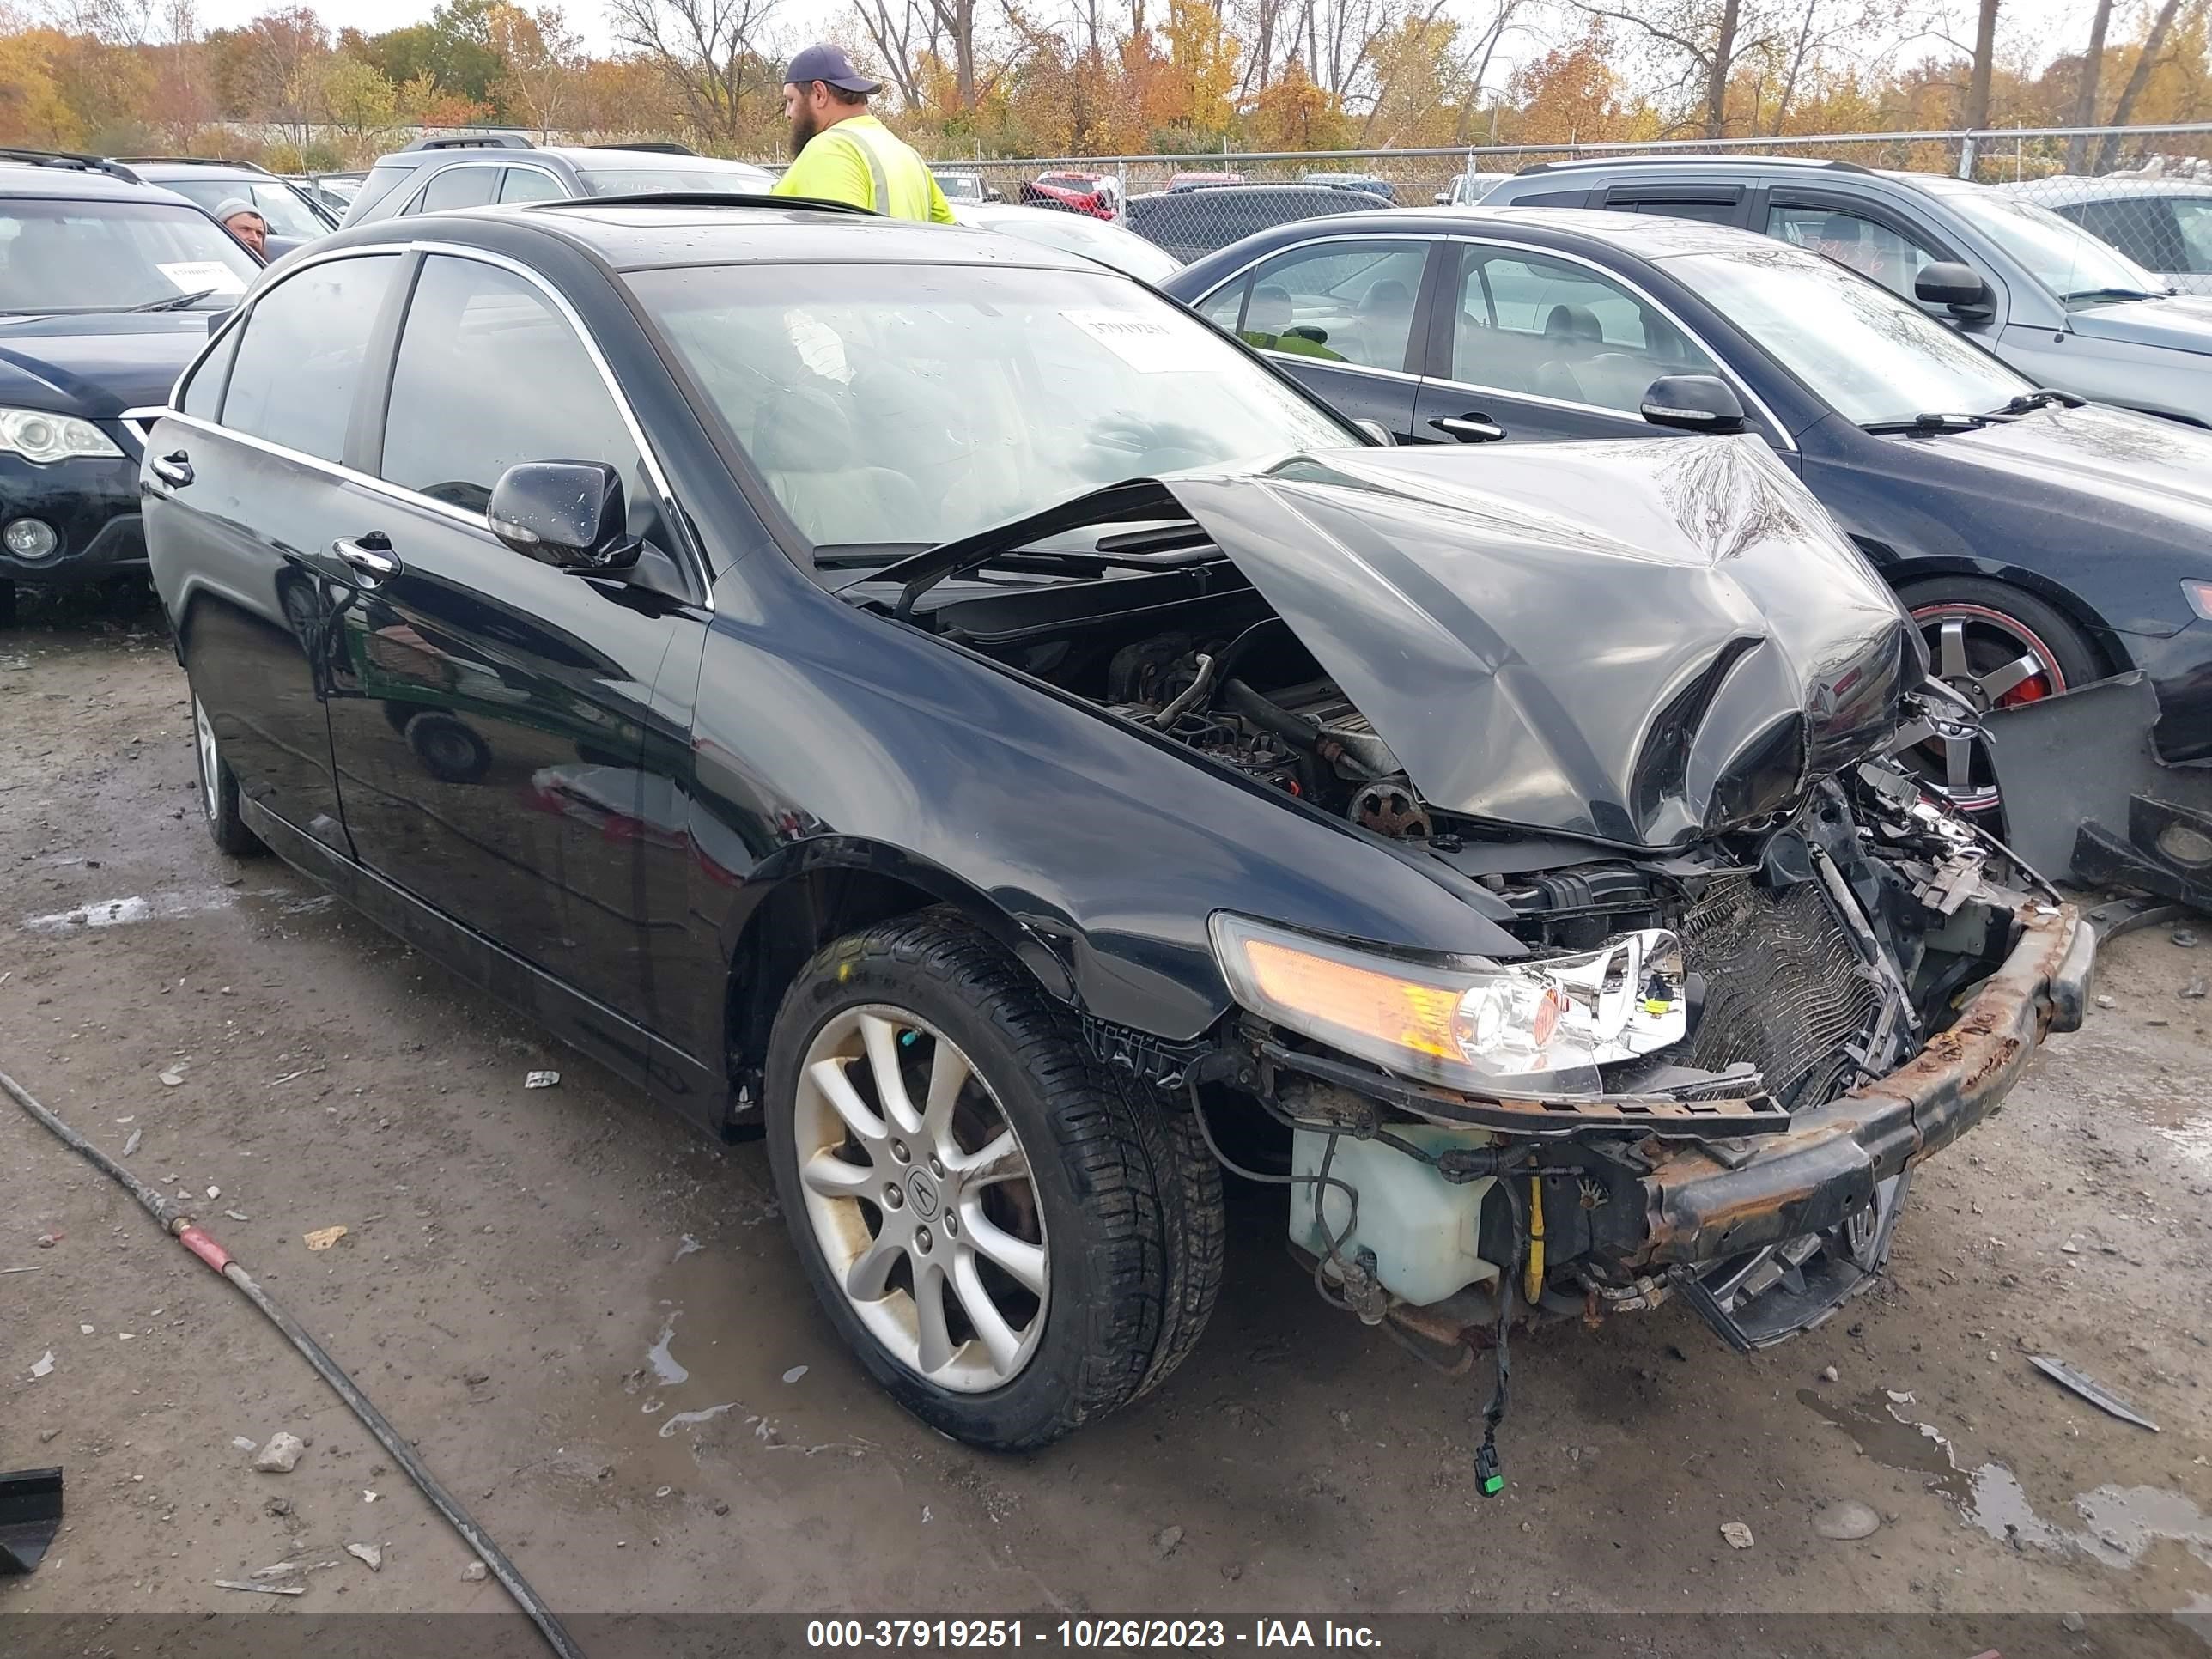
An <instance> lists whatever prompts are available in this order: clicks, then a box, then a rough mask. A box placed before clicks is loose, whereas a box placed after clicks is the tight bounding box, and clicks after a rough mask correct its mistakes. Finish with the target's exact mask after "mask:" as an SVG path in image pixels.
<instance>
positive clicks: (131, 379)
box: [0, 150, 260, 623]
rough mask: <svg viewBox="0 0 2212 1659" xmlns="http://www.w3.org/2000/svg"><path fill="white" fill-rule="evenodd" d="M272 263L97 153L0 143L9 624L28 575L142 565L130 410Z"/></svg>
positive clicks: (95, 572)
mask: <svg viewBox="0 0 2212 1659" xmlns="http://www.w3.org/2000/svg"><path fill="white" fill-rule="evenodd" d="M258 270H260V266H259V265H258V264H257V263H256V261H255V259H254V258H253V256H252V254H250V253H248V252H246V250H245V249H244V248H243V247H241V246H239V244H238V242H237V241H236V240H234V238H233V237H231V236H230V235H229V234H228V233H226V232H225V231H224V230H223V228H222V226H220V225H218V224H216V222H215V221H214V220H212V219H210V217H208V216H207V215H206V214H205V213H204V212H202V211H201V210H199V209H198V208H197V207H196V206H194V205H193V204H191V203H190V202H188V201H186V200H185V199H184V198H183V197H179V196H173V195H172V194H170V192H168V191H166V190H161V189H157V188H155V187H154V186H152V185H144V184H140V183H138V182H137V180H136V179H135V177H134V176H133V175H132V174H131V172H130V170H129V169H128V168H125V167H117V166H115V165H114V164H112V163H111V162H106V161H100V159H98V158H97V157H94V156H89V155H58V154H52V153H49V152H42V151H25V150H6V151H0V623H12V622H13V621H14V620H15V590H16V587H17V586H18V585H19V584H23V583H28V584H30V585H32V586H40V587H49V588H54V587H66V586H76V585H77V584H80V583H83V582H88V581H94V580H99V579H100V578H102V577H106V576H111V575H114V574H118V573H120V572H125V571H129V570H131V569H134V568H142V567H143V565H144V564H145V562H146V545H145V541H144V538H143V536H142V535H141V533H140V529H139V513H138V461H139V456H140V453H141V450H142V448H143V435H142V433H141V431H140V429H139V428H138V427H137V426H136V425H134V424H133V423H132V422H131V421H130V420H129V419H126V418H125V416H126V412H127V411H129V410H134V409H139V408H143V407H145V406H147V405H149V404H161V403H162V402H164V401H165V400H166V399H167V397H168V395H169V388H170V386H172V385H173V384H174V383H175V381H176V378H177V374H178V371H179V370H180V369H182V368H184V366H185V364H186V363H187V362H190V361H191V359H192V357H193V356H195V355H196V354H197V352H198V351H199V349H201V347H203V346H204V345H205V344H206V343H207V337H208V319H209V315H210V313H211V312H212V311H214V310H216V309H219V308H221V307H226V306H231V305H235V304H236V303H237V301H238V297H239V295H241V294H243V293H244V292H245V291H246V285H247V284H248V283H251V282H252V279H253V277H254V276H255V275H256V274H257V273H258Z"/></svg>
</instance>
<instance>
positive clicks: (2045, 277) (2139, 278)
mask: <svg viewBox="0 0 2212 1659" xmlns="http://www.w3.org/2000/svg"><path fill="white" fill-rule="evenodd" d="M1942 199H1943V200H1944V201H1946V202H1948V203H1949V204H1951V205H1952V206H1953V207H1954V208H1956V209H1957V210H1958V211H1959V216H1960V217H1961V218H1963V219H1965V220H1966V222H1967V223H1969V224H1971V225H1972V226H1974V227H1975V228H1977V229H1978V230H1980V231H1981V232H1982V233H1983V234H1984V235H1986V236H1987V237H1988V238H1989V239H1990V240H1991V241H1993V242H1995V243H1996V244H1997V245H1998V246H2000V247H2002V248H2003V249H2004V251H2005V252H2008V253H2009V254H2011V255H2012V257H2013V258H2015V259H2017V260H2019V261H2020V263H2021V264H2023V265H2025V266H2027V270H2028V274H2029V275H2030V276H2033V277H2034V278H2035V280H2036V281H2037V282H2039V283H2042V284H2043V285H2044V287H2045V288H2047V289H2050V290H2051V292H2052V293H2053V294H2056V295H2058V297H2059V298H2060V299H2062V300H2067V301H2077V300H2078V301H2082V302H2084V303H2087V302H2091V301H2097V300H2114V299H2125V298H2127V297H2129V296H2130V295H2150V294H2163V293H2165V292H2166V284H2165V283H2162V282H2160V280H2159V279H2158V278H2157V277H2155V276H2152V275H2151V274H2150V272H2148V271H2147V270H2144V269H2143V268H2142V266H2141V265H2139V264H2136V262H2135V261H2134V260H2132V259H2130V258H2128V257H2127V255H2125V254H2124V253H2122V252H2120V251H2119V250H2118V248H2116V247H2114V246H2112V244H2111V243H2109V242H2105V241H2100V240H2098V239H2097V238H2096V237H2094V236H2092V235H2091V234H2089V233H2088V232H2087V231H2086V230H2084V229H2082V228H2081V226H2079V225H2077V224H2075V223H2072V222H2070V221H2069V220H2066V219H2063V218H2061V217H2059V216H2058V215H2057V214H2055V213H2053V212H2052V211H2051V210H2050V209H2049V208H2044V207H2038V206H2036V204H2034V203H2033V202H2023V201H2020V200H2018V199H2017V198H2015V197H2010V196H2000V195H1999V194H1997V192H1996V191H1993V190H1956V191H1944V192H1943V196H1942Z"/></svg>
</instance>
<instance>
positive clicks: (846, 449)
mask: <svg viewBox="0 0 2212 1659" xmlns="http://www.w3.org/2000/svg"><path fill="white" fill-rule="evenodd" d="M753 465H756V466H757V467H759V468H760V469H761V471H763V472H836V471H842V469H844V468H846V467H849V466H853V465H857V462H856V461H855V460H854V455H853V422H852V420H851V418H850V417H849V416H848V415H847V414H846V412H845V410H844V409H843V407H842V405H840V404H837V403H836V401H834V400H833V399H832V398H830V396H829V393H827V392H817V391H814V390H813V389H812V388H811V387H805V386H802V387H799V388H797V389H796V390H794V391H793V392H788V393H787V394H786V395H785V396H784V397H782V398H779V399H777V400H776V402H775V403H774V404H771V405H769V407H768V408H766V409H764V410H762V411H761V416H760V428H759V430H758V433H757V435H756V437H755V439H754V442H753Z"/></svg>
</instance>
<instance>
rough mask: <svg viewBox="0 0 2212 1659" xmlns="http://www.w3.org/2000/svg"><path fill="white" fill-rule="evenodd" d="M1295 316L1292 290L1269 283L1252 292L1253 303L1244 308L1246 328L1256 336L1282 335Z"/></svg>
mask: <svg viewBox="0 0 2212 1659" xmlns="http://www.w3.org/2000/svg"><path fill="white" fill-rule="evenodd" d="M1294 315H1296V313H1294V312H1293V311H1292V310H1291V291H1290V289H1286V288H1283V287H1279V286H1278V285H1277V284H1275V283H1264V284H1262V285H1261V287H1259V288H1255V289H1253V290H1252V299H1251V302H1250V303H1249V304H1248V305H1247V306H1246V307H1244V326H1245V327H1246V328H1248V329H1249V330H1251V331H1253V332H1254V333H1255V334H1280V333H1281V332H1282V331H1284V330H1285V329H1286V328H1288V327H1289V326H1290V325H1291V318H1292V317H1293V316H1294Z"/></svg>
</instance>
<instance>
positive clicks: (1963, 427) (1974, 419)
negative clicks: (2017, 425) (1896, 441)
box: [1859, 412, 1997, 436]
mask: <svg viewBox="0 0 2212 1659" xmlns="http://www.w3.org/2000/svg"><path fill="white" fill-rule="evenodd" d="M1996 418H1997V417H1996V416H1993V415H1962V414H1947V413H1942V412H1932V413H1929V414H1924V415H1911V416H1906V417H1905V419H1904V420H1901V421H1869V422H1867V423H1866V424H1865V425H1864V426H1863V427H1861V428H1859V430H1861V431H1862V432H1871V433H1873V434H1875V435H1876V436H1880V435H1882V434H1884V433H1889V432H1972V431H1974V430H1976V429H1978V428H1981V427H1985V426H1987V425H1989V424H1990V422H1991V421H1993V420H1995V419H1996Z"/></svg>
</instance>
